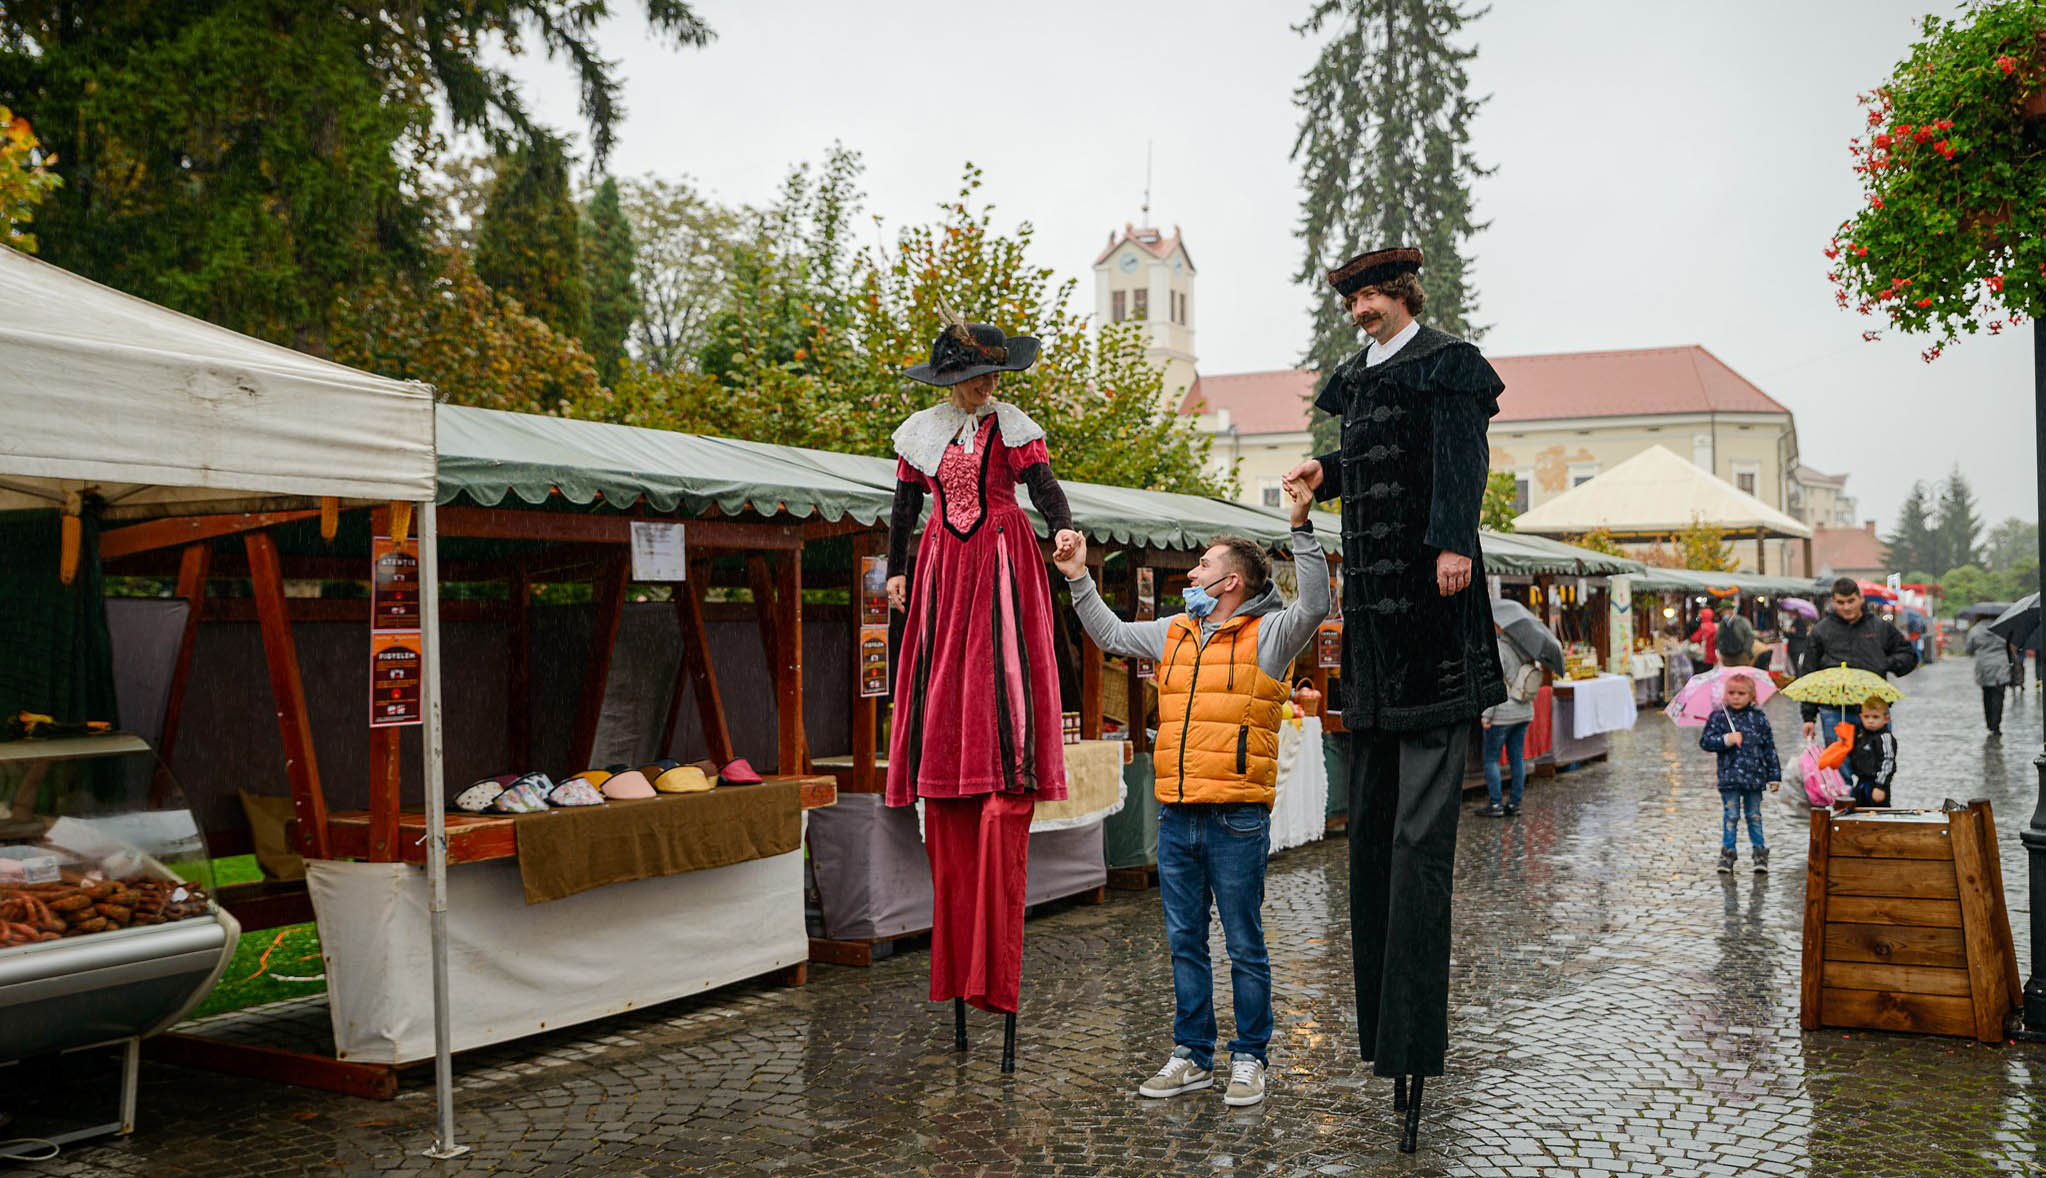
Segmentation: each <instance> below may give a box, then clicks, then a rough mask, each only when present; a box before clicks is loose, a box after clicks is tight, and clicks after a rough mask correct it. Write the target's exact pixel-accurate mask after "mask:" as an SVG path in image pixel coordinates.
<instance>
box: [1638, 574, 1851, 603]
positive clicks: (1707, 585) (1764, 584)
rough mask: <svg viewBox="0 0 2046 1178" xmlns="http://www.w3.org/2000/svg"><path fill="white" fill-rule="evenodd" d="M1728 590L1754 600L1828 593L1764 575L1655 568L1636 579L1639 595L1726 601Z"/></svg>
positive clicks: (1810, 584) (1792, 579) (1799, 581)
mask: <svg viewBox="0 0 2046 1178" xmlns="http://www.w3.org/2000/svg"><path fill="white" fill-rule="evenodd" d="M1728 590H1733V591H1734V592H1737V593H1741V594H1745V595H1747V596H1751V597H1817V596H1819V595H1820V594H1822V593H1824V592H1825V590H1824V589H1821V588H1820V587H1819V586H1818V583H1817V582H1815V581H1812V580H1810V579H1808V578H1805V577H1770V576H1764V575H1762V574H1760V573H1719V572H1700V571H1699V570H1697V569H1656V568H1652V569H1649V570H1648V571H1647V572H1645V573H1643V574H1641V575H1640V576H1638V577H1635V578H1634V592H1636V593H1704V594H1709V595H1712V596H1721V597H1723V596H1725V595H1726V593H1727V591H1728Z"/></svg>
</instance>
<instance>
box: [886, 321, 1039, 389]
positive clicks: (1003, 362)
mask: <svg viewBox="0 0 2046 1178" xmlns="http://www.w3.org/2000/svg"><path fill="white" fill-rule="evenodd" d="M1037 348H1038V342H1037V337H1035V336H1029V335H1010V334H1008V333H1007V332H1005V331H1003V330H1002V329H1001V328H999V327H994V326H992V325H990V324H986V323H948V324H947V325H945V326H944V327H942V328H940V329H939V331H938V338H936V339H934V340H932V341H931V359H930V362H929V363H927V364H917V365H913V366H911V367H909V368H905V369H903V370H902V375H904V376H906V377H908V378H909V379H911V380H914V381H919V382H921V383H923V384H929V385H937V386H938V387H939V388H950V387H951V386H953V385H955V384H958V383H959V382H960V381H962V380H972V379H973V378H974V377H976V376H985V375H986V374H988V373H990V372H1021V371H1023V370H1024V369H1025V368H1028V367H1030V366H1031V365H1032V364H1035V363H1036V362H1037Z"/></svg>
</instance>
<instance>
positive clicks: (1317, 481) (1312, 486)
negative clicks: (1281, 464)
mask: <svg viewBox="0 0 2046 1178" xmlns="http://www.w3.org/2000/svg"><path fill="white" fill-rule="evenodd" d="M1321 474H1322V472H1321V460H1320V459H1318V458H1310V459H1308V460H1307V461H1305V462H1303V463H1301V464H1300V465H1298V466H1296V467H1294V468H1293V469H1292V470H1289V471H1287V472H1286V476H1285V478H1284V479H1282V480H1281V483H1282V484H1290V483H1299V484H1300V485H1301V486H1304V487H1306V488H1307V489H1308V490H1309V491H1318V490H1320V489H1321ZM1289 493H1290V490H1289Z"/></svg>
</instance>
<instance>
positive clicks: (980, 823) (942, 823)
mask: <svg viewBox="0 0 2046 1178" xmlns="http://www.w3.org/2000/svg"><path fill="white" fill-rule="evenodd" d="M1036 808H1037V806H1036V803H1035V802H1032V801H1031V800H1030V799H1029V798H1027V797H1018V796H1015V795H1013V794H983V795H981V796H979V797H971V798H935V799H926V800H925V802H924V850H925V852H926V853H927V854H929V855H930V858H931V1001H933V1002H944V1001H946V1000H947V999H951V998H964V999H966V1001H968V1002H970V1003H972V1004H973V1005H974V1006H977V1007H979V1008H980V1009H982V1010H994V1011H1003V1012H1005V1013H1014V1012H1015V1010H1016V1005H1017V1000H1018V998H1019V997H1020V995H1021V993H1022V990H1023V899H1024V891H1025V880H1026V876H1027V875H1028V872H1029V867H1030V815H1031V812H1032V811H1033V810H1035V809H1036Z"/></svg>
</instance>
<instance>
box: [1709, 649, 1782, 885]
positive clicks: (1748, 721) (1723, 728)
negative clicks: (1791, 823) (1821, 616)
mask: <svg viewBox="0 0 2046 1178" xmlns="http://www.w3.org/2000/svg"><path fill="white" fill-rule="evenodd" d="M1723 673H1724V674H1725V675H1726V685H1725V689H1724V690H1725V693H1726V694H1725V696H1724V699H1725V704H1726V706H1725V707H1723V708H1720V709H1719V710H1717V711H1715V712H1713V713H1712V717H1711V719H1709V720H1707V721H1705V731H1704V732H1702V733H1700V734H1699V736H1698V747H1699V748H1701V749H1704V750H1705V751H1706V752H1708V753H1718V754H1719V802H1720V807H1721V809H1722V811H1723V821H1722V822H1721V824H1720V844H1719V870H1720V873H1721V874H1725V873H1727V872H1730V871H1732V870H1733V864H1734V833H1735V831H1736V830H1738V829H1739V827H1740V824H1741V822H1742V820H1743V819H1745V820H1746V822H1747V824H1748V841H1749V842H1750V843H1752V844H1753V845H1754V856H1755V870H1756V871H1757V872H1762V871H1767V870H1769V844H1768V843H1766V842H1764V841H1763V839H1762V791H1763V790H1764V789H1767V790H1769V791H1770V792H1772V793H1773V792H1775V791H1776V790H1779V789H1781V788H1783V762H1782V760H1781V759H1779V758H1778V757H1777V755H1776V734H1775V733H1774V732H1773V731H1772V730H1771V729H1770V727H1769V717H1768V716H1766V715H1764V714H1763V712H1762V709H1760V708H1758V707H1756V706H1755V685H1754V682H1753V681H1752V680H1750V679H1749V678H1748V677H1747V676H1746V675H1744V674H1740V673H1737V672H1723Z"/></svg>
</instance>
